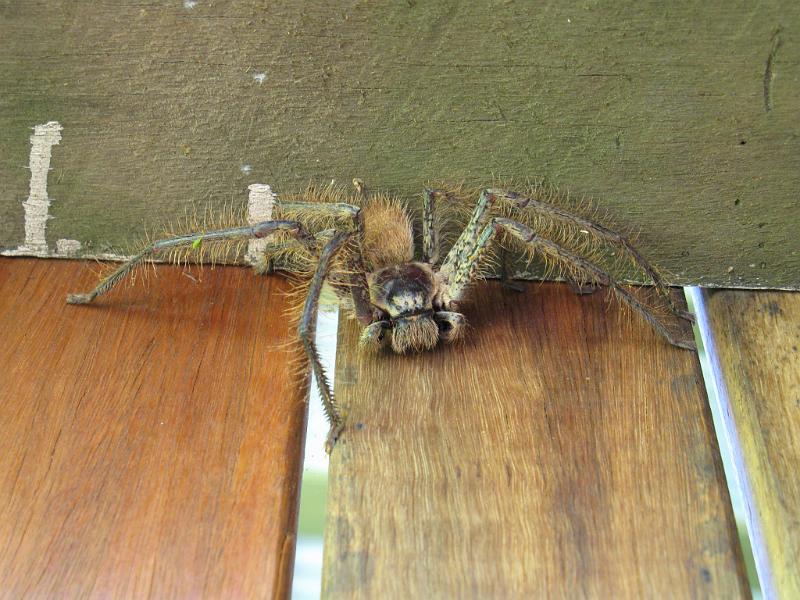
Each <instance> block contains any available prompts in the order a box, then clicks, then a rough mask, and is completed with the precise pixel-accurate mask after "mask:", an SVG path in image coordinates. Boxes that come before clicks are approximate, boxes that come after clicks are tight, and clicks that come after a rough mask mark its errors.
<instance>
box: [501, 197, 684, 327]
mask: <svg viewBox="0 0 800 600" xmlns="http://www.w3.org/2000/svg"><path fill="white" fill-rule="evenodd" d="M488 192H489V193H490V194H492V195H493V196H496V197H497V198H502V199H505V200H509V201H511V202H513V203H514V205H515V206H517V207H518V208H528V209H530V210H532V211H534V212H537V213H539V214H541V215H547V216H549V217H552V218H555V219H559V220H561V221H566V222H568V223H571V224H573V225H575V226H577V227H579V228H581V229H583V230H585V231H587V232H590V233H592V234H594V235H596V236H597V237H599V238H601V239H603V240H605V241H607V242H609V243H610V244H612V245H614V246H616V247H617V248H619V249H620V250H621V251H622V252H624V253H625V254H626V255H627V256H628V257H629V259H630V260H631V261H632V262H633V264H634V265H636V266H637V267H638V268H639V269H640V270H641V271H642V272H643V273H644V274H645V275H646V276H647V277H648V278H650V280H651V281H652V282H653V287H654V288H655V290H656V292H657V293H658V294H659V295H660V296H661V297H662V298H663V300H664V302H665V303H666V305H667V307H668V308H669V310H670V312H671V313H672V314H674V315H675V316H677V317H680V318H681V319H685V320H687V321H690V322H694V320H695V318H694V315H693V314H692V313H690V312H688V311H685V310H682V309H680V308H678V307H677V306H675V303H674V302H673V301H672V296H670V293H669V288H668V286H667V285H666V284H665V283H664V280H663V279H662V278H661V275H659V273H658V271H656V270H655V269H654V268H653V266H652V265H651V264H650V263H649V262H647V260H646V259H645V258H644V257H643V256H642V255H641V254H640V253H639V251H638V250H637V249H636V248H635V247H634V246H633V244H631V242H630V241H629V240H628V239H627V238H626V237H625V236H623V235H621V234H619V233H617V232H616V231H613V230H611V229H609V228H608V227H605V226H603V225H600V224H599V223H595V222H594V221H592V220H591V219H587V218H585V217H581V216H580V215H576V214H573V213H571V212H570V211H568V210H564V209H563V208H561V207H558V206H555V205H553V204H549V203H547V202H543V201H541V200H536V199H535V198H527V197H524V196H521V195H520V194H518V193H516V192H511V191H504V190H488Z"/></svg>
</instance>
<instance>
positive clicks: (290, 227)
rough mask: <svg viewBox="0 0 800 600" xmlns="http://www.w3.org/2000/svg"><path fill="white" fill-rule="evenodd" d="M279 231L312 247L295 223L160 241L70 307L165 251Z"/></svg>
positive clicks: (264, 224) (90, 298)
mask: <svg viewBox="0 0 800 600" xmlns="http://www.w3.org/2000/svg"><path fill="white" fill-rule="evenodd" d="M278 231H285V232H288V233H290V234H292V235H294V236H295V237H296V238H297V239H299V240H300V241H301V242H303V243H305V244H307V245H309V246H311V247H313V245H314V238H313V237H312V236H311V235H309V233H308V232H307V231H306V230H305V229H304V228H303V226H302V225H301V224H300V223H298V222H296V221H263V222H261V223H256V224H255V225H251V226H245V227H232V228H230V229H219V230H216V231H205V232H202V233H190V234H186V235H180V236H176V237H173V238H167V239H163V240H157V241H155V242H153V243H151V244H149V245H148V246H147V247H146V248H145V249H144V250H142V251H141V252H139V253H138V254H137V255H136V256H134V257H133V258H131V259H130V260H128V261H127V262H124V263H122V264H121V265H120V266H119V268H117V269H116V270H115V271H114V272H113V273H111V274H110V275H109V276H108V277H106V278H104V279H103V280H102V281H100V283H98V284H97V286H96V287H95V288H94V289H93V290H92V291H90V292H88V293H86V294H69V295H68V296H67V303H68V304H88V303H89V302H92V301H93V300H94V299H95V298H97V297H98V296H101V295H103V294H105V293H106V292H108V291H110V290H111V289H112V288H113V287H114V286H116V285H117V284H118V283H119V282H120V281H122V280H123V279H124V278H125V277H126V276H127V275H128V274H130V272H131V271H132V270H133V269H134V268H135V267H137V266H138V265H140V264H141V263H143V262H144V261H146V260H147V259H148V258H150V257H151V256H153V255H155V254H158V253H159V252H162V251H164V250H170V249H175V248H180V247H187V246H194V245H199V244H201V243H203V242H215V241H221V240H233V239H251V238H265V237H268V236H270V235H272V234H273V233H275V232H278Z"/></svg>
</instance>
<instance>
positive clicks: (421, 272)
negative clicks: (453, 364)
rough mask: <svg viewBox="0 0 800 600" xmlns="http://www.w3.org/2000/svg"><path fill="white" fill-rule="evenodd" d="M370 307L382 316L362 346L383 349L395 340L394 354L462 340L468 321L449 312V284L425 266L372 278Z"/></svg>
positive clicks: (396, 267) (410, 264) (398, 268)
mask: <svg viewBox="0 0 800 600" xmlns="http://www.w3.org/2000/svg"><path fill="white" fill-rule="evenodd" d="M367 279H368V283H369V297H370V303H371V304H372V306H373V307H375V308H376V309H377V310H378V311H379V313H378V315H377V319H378V320H377V321H375V322H373V323H371V324H370V325H369V326H368V327H366V328H365V329H364V333H363V334H362V336H361V342H362V344H364V345H367V346H370V345H371V346H379V345H380V344H381V343H382V342H383V341H384V340H385V339H386V337H387V334H388V336H391V343H392V350H394V351H395V352H399V353H403V352H408V351H410V350H411V351H416V352H419V351H422V350H429V349H431V348H433V347H434V346H435V345H436V344H437V343H438V342H439V340H442V341H445V342H452V341H454V340H456V339H459V338H460V337H461V333H462V332H463V325H464V317H463V315H461V314H459V313H457V312H451V311H449V310H445V309H447V308H449V303H448V302H447V301H446V300H445V297H446V296H445V294H444V290H445V287H446V285H445V282H444V281H443V279H442V277H441V275H439V274H438V273H435V272H434V270H433V268H432V267H431V266H430V265H429V264H426V263H422V262H407V263H401V264H399V265H392V266H389V267H384V268H383V269H381V270H379V271H376V272H374V273H370V275H369V276H368V278H367Z"/></svg>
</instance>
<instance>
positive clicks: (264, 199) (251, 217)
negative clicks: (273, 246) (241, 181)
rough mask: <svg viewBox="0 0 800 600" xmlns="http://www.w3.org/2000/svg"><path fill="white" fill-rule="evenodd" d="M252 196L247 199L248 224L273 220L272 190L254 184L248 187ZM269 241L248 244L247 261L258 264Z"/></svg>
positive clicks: (268, 187) (265, 185) (259, 184)
mask: <svg viewBox="0 0 800 600" xmlns="http://www.w3.org/2000/svg"><path fill="white" fill-rule="evenodd" d="M247 189H248V190H250V195H249V196H248V198H247V222H248V223H250V225H255V224H256V223H261V222H262V221H269V220H270V219H272V209H273V208H274V206H275V194H274V193H273V191H272V188H271V187H270V186H268V185H267V184H265V183H254V184H252V185H250V186H248V187H247ZM267 242H268V240H250V241H249V242H248V243H247V256H246V257H245V259H246V260H247V262H249V263H250V264H256V263H257V262H258V261H259V260H260V258H261V256H263V254H264V251H265V250H266V248H267Z"/></svg>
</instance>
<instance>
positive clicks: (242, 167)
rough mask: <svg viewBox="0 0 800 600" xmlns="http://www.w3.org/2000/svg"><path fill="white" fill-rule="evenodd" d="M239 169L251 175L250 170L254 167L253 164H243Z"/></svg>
mask: <svg viewBox="0 0 800 600" xmlns="http://www.w3.org/2000/svg"><path fill="white" fill-rule="evenodd" d="M239 170H240V171H241V172H242V173H244V174H245V175H249V174H250V172H251V171H252V170H253V167H252V166H251V165H242V166H241V167H239Z"/></svg>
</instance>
